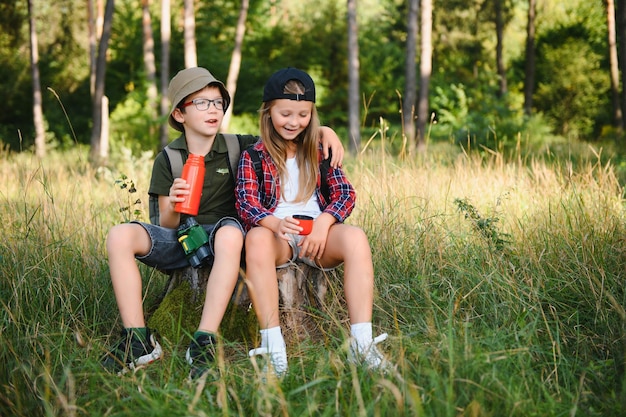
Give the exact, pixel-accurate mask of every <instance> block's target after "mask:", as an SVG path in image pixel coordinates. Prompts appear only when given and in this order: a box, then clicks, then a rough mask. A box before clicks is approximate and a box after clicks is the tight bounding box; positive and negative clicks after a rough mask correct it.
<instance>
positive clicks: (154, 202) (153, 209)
mask: <svg viewBox="0 0 626 417" xmlns="http://www.w3.org/2000/svg"><path fill="white" fill-rule="evenodd" d="M162 152H163V156H165V161H166V162H167V164H168V165H169V167H170V172H171V173H172V176H173V177H174V178H178V177H180V176H181V174H182V172H183V154H182V153H181V152H180V150H178V149H172V148H170V146H169V145H167V146H165V148H163V151H162ZM148 214H149V216H150V223H152V224H156V225H159V224H160V220H159V198H158V197H157V196H156V195H150V198H148Z"/></svg>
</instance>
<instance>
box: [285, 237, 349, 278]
mask: <svg viewBox="0 0 626 417" xmlns="http://www.w3.org/2000/svg"><path fill="white" fill-rule="evenodd" d="M289 237H290V238H291V239H289V246H290V247H291V259H290V260H288V261H287V262H285V263H284V264H282V265H278V266H277V267H276V269H280V268H287V267H289V266H291V265H293V264H294V263H296V262H301V263H303V264H307V265H309V266H312V267H313V268H317V269H321V270H322V271H332V270H333V269H335V268H337V266H339V265H341V264H339V265H337V266H333V267H331V268H323V267H321V266H319V265H318V264H316V263H315V261H314V260H313V259H311V258H306V257H305V258H302V257H300V249H302V248H301V247H300V246H298V243H300V242H302V239H304V236H302V235H289Z"/></svg>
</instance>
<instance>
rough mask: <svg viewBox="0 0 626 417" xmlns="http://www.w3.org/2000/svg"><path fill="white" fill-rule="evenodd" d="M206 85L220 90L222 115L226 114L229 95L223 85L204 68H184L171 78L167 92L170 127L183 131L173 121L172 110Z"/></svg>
mask: <svg viewBox="0 0 626 417" xmlns="http://www.w3.org/2000/svg"><path fill="white" fill-rule="evenodd" d="M208 85H211V86H215V87H218V88H219V89H220V92H221V93H222V98H223V99H224V113H226V110H227V109H228V105H229V104H230V94H228V90H226V87H225V86H224V83H222V82H221V81H219V80H218V79H217V78H215V77H214V76H213V74H211V73H210V72H209V71H208V70H207V69H206V68H202V67H193V68H186V69H184V70H181V71H179V72H178V74H176V75H175V76H174V78H172V80H171V81H170V85H169V88H168V90H167V91H168V97H169V99H170V103H171V105H172V108H171V110H170V116H169V118H168V122H169V124H170V126H172V127H173V128H174V129H176V130H178V131H179V132H182V131H183V127H182V125H181V124H180V123H178V122H177V121H176V120H174V118H173V117H172V113H174V110H176V108H177V107H178V106H179V105H180V104H181V102H182V101H183V100H184V99H185V98H186V97H187V96H189V95H190V94H193V93H195V92H196V91H199V90H202V89H203V88H204V87H206V86H208Z"/></svg>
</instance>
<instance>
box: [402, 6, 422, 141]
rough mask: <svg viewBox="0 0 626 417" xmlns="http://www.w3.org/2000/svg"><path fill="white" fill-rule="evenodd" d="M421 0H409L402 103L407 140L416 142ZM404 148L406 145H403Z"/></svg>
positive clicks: (403, 123)
mask: <svg viewBox="0 0 626 417" xmlns="http://www.w3.org/2000/svg"><path fill="white" fill-rule="evenodd" d="M418 14H419V0H409V15H408V17H407V24H406V66H405V71H404V100H403V103H402V126H403V129H404V137H405V140H406V142H408V143H409V144H411V146H410V148H411V149H413V146H412V144H413V143H415V115H416V110H415V103H416V101H417V69H416V64H415V61H416V55H417V17H418ZM403 148H404V147H403Z"/></svg>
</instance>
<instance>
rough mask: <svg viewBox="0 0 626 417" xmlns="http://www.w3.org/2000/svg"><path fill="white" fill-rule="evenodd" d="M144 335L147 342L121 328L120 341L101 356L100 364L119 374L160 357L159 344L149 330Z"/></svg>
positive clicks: (161, 351)
mask: <svg viewBox="0 0 626 417" xmlns="http://www.w3.org/2000/svg"><path fill="white" fill-rule="evenodd" d="M146 336H147V339H148V341H147V342H146V341H142V340H141V339H140V338H139V337H138V336H137V335H136V334H133V332H132V331H131V330H128V329H124V330H122V338H121V340H120V342H119V343H118V344H117V346H115V347H113V348H112V349H111V350H110V351H109V352H107V353H106V354H105V355H104V356H103V357H102V360H101V363H102V366H104V367H105V368H106V369H108V370H109V371H111V372H116V373H117V374H120V375H121V374H124V373H126V372H127V371H128V370H134V369H136V368H138V367H141V366H144V365H148V364H150V363H152V362H154V361H156V360H157V359H160V358H161V356H162V355H163V350H162V349H161V345H159V343H158V342H157V341H156V339H155V338H154V335H153V334H151V333H150V330H148V331H147V335H146Z"/></svg>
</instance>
